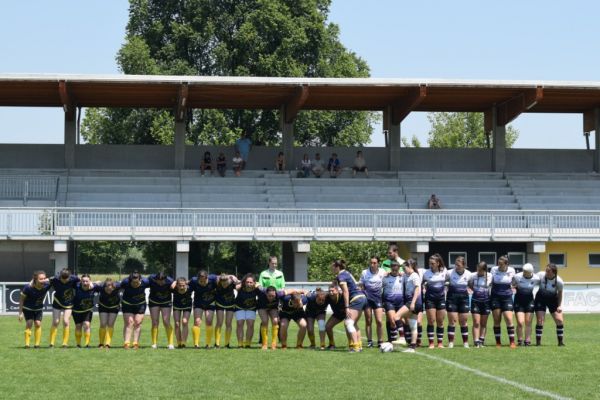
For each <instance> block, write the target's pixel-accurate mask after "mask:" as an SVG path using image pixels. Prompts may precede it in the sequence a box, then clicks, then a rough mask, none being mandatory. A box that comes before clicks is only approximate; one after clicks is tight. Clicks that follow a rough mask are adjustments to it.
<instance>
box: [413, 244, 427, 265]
mask: <svg viewBox="0 0 600 400" xmlns="http://www.w3.org/2000/svg"><path fill="white" fill-rule="evenodd" d="M427 253H429V242H412V243H411V244H410V256H411V257H412V258H414V259H415V260H416V261H417V265H418V266H419V268H425V255H426V254H427Z"/></svg>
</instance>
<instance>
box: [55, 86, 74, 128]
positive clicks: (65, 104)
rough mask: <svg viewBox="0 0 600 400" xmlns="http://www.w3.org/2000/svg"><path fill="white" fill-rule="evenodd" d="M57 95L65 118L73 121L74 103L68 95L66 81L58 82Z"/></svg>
mask: <svg viewBox="0 0 600 400" xmlns="http://www.w3.org/2000/svg"><path fill="white" fill-rule="evenodd" d="M58 95H59V96H60V102H61V104H62V108H63V111H64V112H65V115H66V118H67V119H68V120H69V121H73V120H74V119H75V106H74V101H73V99H72V98H71V96H70V94H69V90H68V89H67V82H66V81H58Z"/></svg>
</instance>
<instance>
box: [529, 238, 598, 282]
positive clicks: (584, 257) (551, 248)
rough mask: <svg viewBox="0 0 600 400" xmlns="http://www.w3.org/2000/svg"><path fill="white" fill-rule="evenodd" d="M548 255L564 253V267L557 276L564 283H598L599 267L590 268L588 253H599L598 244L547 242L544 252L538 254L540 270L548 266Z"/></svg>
mask: <svg viewBox="0 0 600 400" xmlns="http://www.w3.org/2000/svg"><path fill="white" fill-rule="evenodd" d="M550 253H564V254H565V259H566V263H567V264H566V267H564V268H559V271H558V275H559V276H560V277H562V279H563V280H564V281H565V282H600V267H591V266H590V265H589V263H588V261H589V260H588V254H589V253H600V242H547V243H546V252H545V253H541V254H540V264H541V265H540V266H541V267H542V269H543V268H544V267H545V266H546V264H548V262H549V261H548V260H549V256H548V255H549V254H550Z"/></svg>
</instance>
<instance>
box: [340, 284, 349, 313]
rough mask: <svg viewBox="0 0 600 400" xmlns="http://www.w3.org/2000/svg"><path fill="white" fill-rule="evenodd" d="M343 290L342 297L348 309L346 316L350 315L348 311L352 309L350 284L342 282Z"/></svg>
mask: <svg viewBox="0 0 600 400" xmlns="http://www.w3.org/2000/svg"><path fill="white" fill-rule="evenodd" d="M340 287H341V288H342V297H343V298H344V307H346V315H348V309H349V307H350V292H349V291H348V284H347V283H346V282H340Z"/></svg>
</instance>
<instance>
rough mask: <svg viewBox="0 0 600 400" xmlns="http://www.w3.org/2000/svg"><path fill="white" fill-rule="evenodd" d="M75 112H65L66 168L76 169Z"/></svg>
mask: <svg viewBox="0 0 600 400" xmlns="http://www.w3.org/2000/svg"><path fill="white" fill-rule="evenodd" d="M74 114H75V112H71V111H68V112H65V168H75V142H76V140H77V119H76V118H75V116H74Z"/></svg>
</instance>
